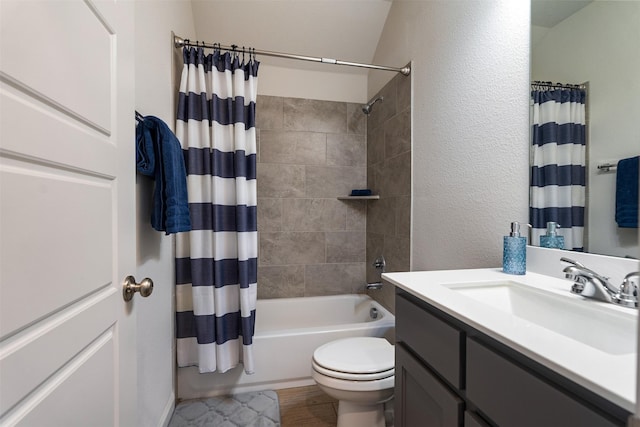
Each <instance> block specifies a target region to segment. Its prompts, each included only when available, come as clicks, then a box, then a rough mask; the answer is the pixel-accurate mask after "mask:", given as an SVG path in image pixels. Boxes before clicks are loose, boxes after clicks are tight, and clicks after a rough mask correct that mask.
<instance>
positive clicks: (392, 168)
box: [381, 152, 411, 197]
mask: <svg viewBox="0 0 640 427" xmlns="http://www.w3.org/2000/svg"><path fill="white" fill-rule="evenodd" d="M382 180H383V183H382V190H381V194H384V195H385V196H390V197H393V196H406V195H410V194H411V152H406V153H403V154H400V155H399V156H396V157H393V158H391V159H387V160H386V161H385V165H384V176H383V178H382Z"/></svg>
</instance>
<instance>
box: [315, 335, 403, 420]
mask: <svg viewBox="0 0 640 427" xmlns="http://www.w3.org/2000/svg"><path fill="white" fill-rule="evenodd" d="M311 363H312V368H313V369H312V372H311V376H312V378H313V379H314V380H315V382H316V383H317V384H318V386H319V387H320V389H321V390H323V391H324V392H325V393H327V394H328V395H329V396H331V397H333V398H335V399H337V400H338V401H339V405H338V426H337V427H384V426H385V418H384V402H386V401H388V400H389V399H391V398H392V397H393V386H394V378H395V377H394V374H395V368H394V365H395V356H394V347H393V345H392V344H390V343H389V341H387V340H386V339H384V338H377V337H353V338H343V339H339V340H335V341H331V342H328V343H326V344H324V345H321V346H320V347H318V348H317V349H316V351H315V352H314V353H313V359H312V361H311Z"/></svg>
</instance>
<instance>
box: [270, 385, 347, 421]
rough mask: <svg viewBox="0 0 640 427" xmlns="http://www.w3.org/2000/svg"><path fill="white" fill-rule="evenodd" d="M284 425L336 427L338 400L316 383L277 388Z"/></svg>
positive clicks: (281, 419) (281, 418)
mask: <svg viewBox="0 0 640 427" xmlns="http://www.w3.org/2000/svg"><path fill="white" fill-rule="evenodd" d="M276 392H277V393H278V400H279V401H280V422H281V424H282V427H335V425H336V421H337V414H338V401H337V400H335V399H333V398H331V397H329V396H327V395H326V394H325V393H324V392H323V391H322V390H320V389H319V388H318V386H316V385H312V386H307V387H296V388H287V389H281V390H276Z"/></svg>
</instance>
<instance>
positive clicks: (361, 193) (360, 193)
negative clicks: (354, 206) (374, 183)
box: [350, 189, 371, 196]
mask: <svg viewBox="0 0 640 427" xmlns="http://www.w3.org/2000/svg"><path fill="white" fill-rule="evenodd" d="M350 195H351V196H370V195H371V190H369V189H363V190H351V194H350Z"/></svg>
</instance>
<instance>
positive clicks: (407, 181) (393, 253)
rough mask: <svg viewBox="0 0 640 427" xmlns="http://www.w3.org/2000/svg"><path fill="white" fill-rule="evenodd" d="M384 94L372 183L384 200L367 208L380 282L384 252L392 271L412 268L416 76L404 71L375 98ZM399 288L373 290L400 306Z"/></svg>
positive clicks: (372, 136) (372, 274) (375, 110)
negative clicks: (413, 82)
mask: <svg viewBox="0 0 640 427" xmlns="http://www.w3.org/2000/svg"><path fill="white" fill-rule="evenodd" d="M378 96H383V97H384V100H383V101H381V102H377V103H376V104H375V105H374V106H373V107H372V111H371V114H369V118H368V122H367V139H368V144H367V183H368V188H371V189H372V190H373V192H374V193H377V194H379V195H380V200H369V201H368V202H367V203H368V212H367V237H366V239H367V263H366V268H367V281H368V282H369V283H372V282H379V281H380V271H379V270H376V269H375V268H374V267H373V266H372V264H373V262H374V260H375V259H376V258H377V257H378V256H379V255H383V256H384V258H385V260H386V264H387V265H386V271H387V272H393V271H409V269H410V267H411V265H410V243H411V241H410V235H411V234H410V233H411V78H410V77H405V76H403V75H401V74H398V75H397V76H396V77H394V78H393V79H392V80H391V81H390V82H389V83H388V84H387V85H386V86H385V87H384V88H382V90H381V91H380V92H379V93H378V94H377V95H376V96H375V97H373V98H372V99H376V98H377V97H378ZM394 292H395V289H394V287H393V286H391V285H389V284H385V285H384V286H383V287H382V289H380V290H371V291H369V292H368V294H369V295H371V296H372V297H373V298H374V299H376V300H377V301H378V302H380V303H381V304H382V305H384V306H385V307H387V308H389V309H390V310H391V311H394V307H395V293H394Z"/></svg>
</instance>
